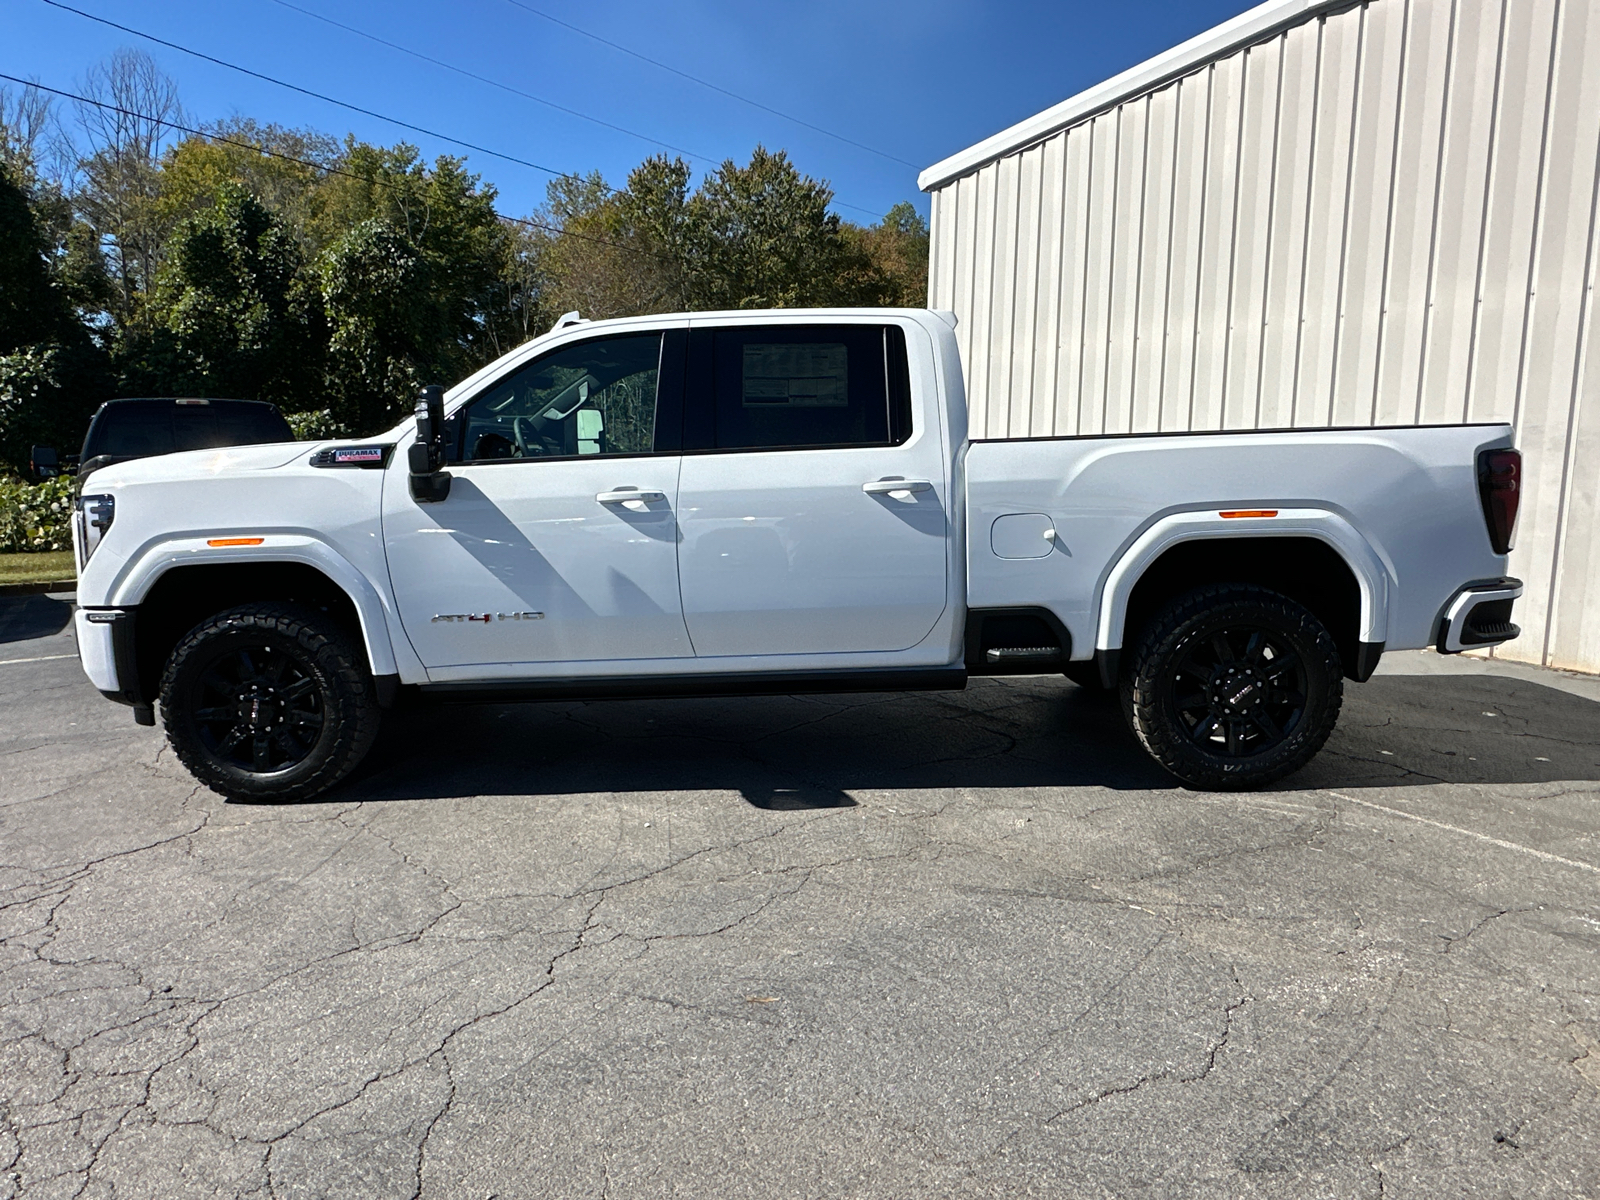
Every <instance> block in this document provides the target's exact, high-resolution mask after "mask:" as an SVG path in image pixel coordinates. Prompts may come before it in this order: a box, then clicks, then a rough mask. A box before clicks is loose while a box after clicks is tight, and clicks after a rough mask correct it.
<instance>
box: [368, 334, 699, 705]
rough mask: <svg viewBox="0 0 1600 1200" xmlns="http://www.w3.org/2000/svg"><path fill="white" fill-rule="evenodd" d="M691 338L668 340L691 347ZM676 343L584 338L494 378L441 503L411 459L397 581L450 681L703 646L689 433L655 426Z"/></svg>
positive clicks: (399, 498) (400, 597)
mask: <svg viewBox="0 0 1600 1200" xmlns="http://www.w3.org/2000/svg"><path fill="white" fill-rule="evenodd" d="M682 336H683V335H682V334H681V333H669V334H667V335H665V340H667V341H669V342H673V343H677V344H678V346H679V347H680V352H681V341H680V340H679V339H681V337H682ZM663 340H664V338H663V334H661V333H660V332H652V333H646V334H626V335H622V336H613V337H606V338H594V339H590V340H587V341H582V342H577V343H570V342H569V343H567V344H566V345H565V346H562V347H560V348H558V349H555V350H552V351H551V352H549V353H548V354H545V355H542V356H540V357H538V358H535V359H533V360H532V361H531V362H529V363H526V364H524V365H522V366H519V367H517V368H515V369H513V370H512V371H510V372H508V373H507V374H506V375H504V376H502V377H501V378H499V379H496V380H494V381H493V382H491V383H490V384H489V385H487V386H486V388H485V389H484V390H483V391H482V392H480V393H479V394H478V395H477V396H475V397H473V398H472V399H471V400H469V401H468V402H467V404H466V406H465V407H464V408H462V409H460V410H458V411H457V413H456V416H455V418H454V420H455V428H456V430H457V434H456V437H457V443H456V444H457V453H456V455H455V457H456V458H457V459H458V460H459V461H456V462H452V463H451V465H450V467H449V470H450V473H451V475H452V477H453V479H452V483H451V487H450V494H449V497H448V498H447V499H446V500H444V501H442V502H440V503H435V504H418V503H416V502H415V501H414V500H412V498H411V495H410V492H409V489H408V488H407V485H406V480H405V465H404V459H405V455H404V454H403V453H402V454H399V455H397V456H396V458H397V459H398V460H399V461H398V463H397V467H396V468H395V470H396V474H395V475H394V477H393V478H391V480H390V481H389V484H388V486H387V487H386V488H385V489H384V490H385V497H384V509H385V511H384V541H385V545H386V547H387V551H388V556H389V571H390V578H391V580H392V582H393V584H394V591H395V596H396V599H397V603H398V606H399V610H400V619H401V623H402V624H403V625H404V627H405V631H406V636H407V637H408V638H410V640H411V644H412V646H413V647H414V648H415V649H416V651H417V654H418V656H419V657H420V658H421V659H422V662H423V664H424V665H425V666H426V667H427V668H428V669H429V671H430V672H432V673H434V675H435V678H445V679H447V678H450V677H451V675H452V671H451V668H481V667H483V666H485V665H489V664H523V665H527V666H528V667H529V670H528V671H527V673H528V674H530V675H538V674H558V673H562V670H556V669H549V670H541V669H540V667H541V666H543V665H547V664H571V663H582V662H605V661H614V660H620V659H652V658H656V659H659V658H678V657H686V656H689V655H692V654H693V650H692V648H691V646H690V643H689V639H688V636H687V633H686V631H685V629H684V624H683V608H682V603H681V601H680V599H679V596H678V561H677V539H678V522H677V496H678V470H679V463H680V459H679V457H678V455H677V453H676V429H675V428H674V429H672V431H671V435H670V436H667V437H664V438H663V439H661V441H658V440H657V436H656V423H657V422H656V416H657V401H658V390H659V388H658V384H659V383H660V381H661V377H662V371H661V358H662V345H663ZM668 375H669V376H670V377H672V378H673V384H674V385H676V377H677V373H676V372H673V371H670V370H669V372H668ZM669 407H670V408H672V409H673V410H674V413H675V409H676V406H675V405H669ZM675 419H676V418H675V415H674V422H675ZM672 423H673V422H669V424H672ZM662 444H665V445H666V446H667V447H669V449H668V450H667V451H666V452H660V451H658V446H659V445H662ZM564 669H566V668H563V670H564ZM466 673H467V672H465V671H463V674H466Z"/></svg>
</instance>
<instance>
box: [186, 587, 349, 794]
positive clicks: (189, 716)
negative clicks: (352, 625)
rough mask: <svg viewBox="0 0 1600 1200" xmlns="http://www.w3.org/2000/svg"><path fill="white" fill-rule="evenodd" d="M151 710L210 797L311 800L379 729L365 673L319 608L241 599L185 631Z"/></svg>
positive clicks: (340, 774) (336, 777)
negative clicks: (217, 794) (158, 715)
mask: <svg viewBox="0 0 1600 1200" xmlns="http://www.w3.org/2000/svg"><path fill="white" fill-rule="evenodd" d="M161 715H162V719H163V721H164V722H165V724H166V729H167V737H168V739H169V740H170V741H171V743H172V748H173V750H174V752H175V753H176V754H177V756H178V759H179V761H180V762H182V763H183V765H184V766H185V767H187V768H188V769H189V771H190V772H191V773H192V774H193V775H194V776H195V778H197V779H199V780H200V781H201V782H202V783H205V784H206V785H207V786H209V787H211V788H212V789H213V790H215V791H218V792H221V793H222V794H223V795H225V796H233V797H237V798H240V799H250V800H280V801H281V800H309V799H311V798H312V797H314V796H318V795H321V794H322V793H323V792H325V791H327V790H328V789H329V788H331V787H333V786H334V785H335V784H337V783H338V782H339V781H340V780H341V779H343V778H344V777H345V776H346V775H348V774H349V773H350V772H351V771H352V770H354V769H355V767H356V765H357V764H358V763H359V762H360V761H361V759H362V758H363V757H364V756H365V755H366V753H367V750H368V749H369V748H370V747H371V745H372V742H373V739H374V738H375V737H376V736H377V733H378V704H377V696H376V694H375V692H374V689H373V683H372V676H371V674H370V673H369V672H368V671H367V669H366V667H365V664H364V662H363V659H362V656H361V655H360V654H359V653H358V652H357V651H356V649H355V648H354V646H352V645H351V643H350V641H349V640H348V638H347V637H346V636H345V635H344V633H343V631H341V630H340V629H338V628H337V627H336V626H334V625H333V624H332V623H331V622H330V621H328V620H327V619H326V618H325V617H324V616H323V615H322V614H321V613H317V612H314V611H312V610H309V609H304V608H298V607H296V606H293V605H287V604H248V605H242V606H240V607H238V608H233V609H229V610H228V611H227V612H223V613H218V614H217V615H216V616H214V617H209V618H207V619H206V620H204V621H202V622H201V623H200V624H199V625H197V626H195V628H194V629H192V630H190V631H189V633H187V634H186V635H185V636H184V637H183V639H182V640H181V641H179V643H178V645H177V648H176V649H175V650H173V652H172V657H171V658H170V659H168V661H167V668H166V671H165V673H164V674H163V676H162V679H161Z"/></svg>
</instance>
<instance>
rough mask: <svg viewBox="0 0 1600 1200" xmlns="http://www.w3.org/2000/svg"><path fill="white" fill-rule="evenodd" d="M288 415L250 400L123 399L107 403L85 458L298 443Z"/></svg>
mask: <svg viewBox="0 0 1600 1200" xmlns="http://www.w3.org/2000/svg"><path fill="white" fill-rule="evenodd" d="M292 441H294V434H293V433H292V432H291V431H290V429H289V423H288V422H287V421H285V420H284V419H283V414H282V413H280V412H279V411H278V410H277V409H276V408H275V407H273V406H272V405H270V404H265V403H261V402H257V401H249V400H211V401H207V402H206V403H204V404H200V403H195V402H193V401H191V402H188V403H185V402H183V401H181V400H118V401H113V402H112V403H110V404H108V405H106V406H105V407H104V408H103V409H101V410H100V412H99V414H98V415H97V416H96V417H95V419H94V423H93V424H92V425H91V426H90V427H89V435H88V437H87V438H85V439H84V444H83V454H82V458H83V461H85V462H87V461H89V459H91V458H97V457H99V456H101V455H109V456H111V457H114V458H146V457H149V456H150V455H154V454H171V453H173V452H175V451H178V450H214V449H218V448H220V447H223V446H253V445H258V444H261V443H265V442H292Z"/></svg>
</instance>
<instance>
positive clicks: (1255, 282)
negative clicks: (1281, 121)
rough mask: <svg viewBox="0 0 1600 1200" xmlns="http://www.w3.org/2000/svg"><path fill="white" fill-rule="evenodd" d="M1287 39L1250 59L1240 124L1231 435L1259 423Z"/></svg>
mask: <svg viewBox="0 0 1600 1200" xmlns="http://www.w3.org/2000/svg"><path fill="white" fill-rule="evenodd" d="M1282 73H1283V39H1282V38H1281V37H1280V38H1274V39H1273V40H1272V41H1271V42H1268V43H1267V44H1266V45H1264V46H1253V47H1251V49H1249V50H1248V51H1246V53H1245V95H1244V119H1243V120H1242V121H1241V122H1240V124H1239V188H1238V192H1237V197H1236V202H1235V221H1234V227H1235V234H1234V260H1233V280H1232V283H1231V285H1230V287H1229V303H1228V312H1229V319H1228V351H1227V361H1226V368H1225V369H1226V372H1227V374H1226V377H1225V382H1224V385H1223V417H1222V424H1223V427H1224V428H1225V429H1251V428H1253V427H1254V426H1255V425H1256V423H1257V421H1256V395H1257V385H1258V381H1259V379H1260V372H1261V337H1262V329H1263V322H1264V321H1265V319H1266V313H1265V307H1266V290H1267V266H1268V260H1269V258H1270V256H1271V252H1272V206H1273V186H1274V184H1275V182H1276V180H1275V178H1274V177H1275V175H1276V170H1275V166H1274V162H1273V158H1274V152H1275V150H1276V148H1277V140H1278V139H1277V127H1278V107H1279V106H1278V93H1279V85H1280V83H1281V81H1282Z"/></svg>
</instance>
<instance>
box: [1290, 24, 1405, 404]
mask: <svg viewBox="0 0 1600 1200" xmlns="http://www.w3.org/2000/svg"><path fill="white" fill-rule="evenodd" d="M1408 15H1409V14H1408V6H1407V4H1406V0H1381V2H1380V3H1375V4H1371V5H1369V6H1368V7H1367V8H1365V9H1364V10H1362V29H1361V56H1360V62H1359V64H1358V65H1357V78H1358V80H1359V86H1358V87H1357V89H1356V96H1355V112H1354V114H1353V120H1352V122H1351V124H1352V128H1351V131H1350V140H1351V145H1350V188H1349V199H1348V202H1347V209H1346V213H1345V230H1346V232H1345V238H1344V258H1343V262H1342V266H1341V270H1342V273H1343V281H1342V283H1341V284H1340V289H1339V296H1338V310H1337V316H1336V319H1337V320H1338V322H1339V326H1338V329H1339V333H1338V338H1337V343H1338V348H1337V351H1336V352H1335V354H1334V358H1333V363H1332V366H1331V369H1330V373H1331V376H1332V384H1331V392H1330V393H1329V394H1328V395H1327V397H1326V398H1325V402H1324V403H1322V404H1320V405H1318V406H1316V407H1314V408H1311V409H1309V410H1308V411H1307V412H1306V414H1305V416H1304V417H1303V418H1302V419H1301V421H1300V423H1301V424H1315V423H1317V421H1321V420H1326V422H1327V423H1328V424H1331V425H1364V424H1367V423H1368V422H1370V421H1371V420H1372V413H1373V409H1374V407H1375V402H1374V388H1375V386H1376V382H1377V371H1378V346H1379V342H1380V341H1381V330H1382V324H1383V286H1384V264H1385V262H1386V260H1387V253H1388V249H1389V242H1388V231H1389V220H1390V209H1391V206H1392V205H1393V202H1394V187H1395V183H1396V165H1397V164H1396V150H1397V141H1396V137H1397V132H1398V127H1397V119H1398V116H1399V110H1400V105H1399V97H1400V90H1401V85H1402V77H1403V75H1404V67H1403V60H1402V55H1403V52H1404V50H1405V46H1406V40H1407V35H1408V32H1409V30H1408V28H1407V20H1408Z"/></svg>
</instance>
